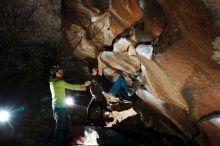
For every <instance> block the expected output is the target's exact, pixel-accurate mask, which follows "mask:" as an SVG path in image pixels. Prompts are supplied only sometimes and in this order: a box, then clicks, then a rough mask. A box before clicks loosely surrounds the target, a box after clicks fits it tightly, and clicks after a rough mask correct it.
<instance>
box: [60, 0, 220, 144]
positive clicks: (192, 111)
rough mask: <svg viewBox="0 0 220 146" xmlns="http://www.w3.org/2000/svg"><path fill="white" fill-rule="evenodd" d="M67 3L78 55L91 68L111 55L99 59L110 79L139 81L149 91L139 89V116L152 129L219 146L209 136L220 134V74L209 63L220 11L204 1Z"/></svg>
mask: <svg viewBox="0 0 220 146" xmlns="http://www.w3.org/2000/svg"><path fill="white" fill-rule="evenodd" d="M64 2H65V5H66V11H65V12H64V20H63V22H64V25H63V28H64V30H65V34H66V36H67V39H68V40H69V43H70V45H71V47H72V50H73V53H74V54H77V56H78V57H79V58H81V59H84V60H87V61H91V60H96V58H97V54H98V52H99V51H100V50H106V51H104V52H103V54H102V56H101V59H102V61H103V62H104V64H105V70H104V71H105V74H106V75H107V76H110V77H112V76H115V75H117V74H120V72H125V73H126V74H128V76H129V77H130V78H131V79H135V80H138V81H139V83H141V84H142V85H143V86H144V87H142V88H137V91H136V94H137V95H138V96H139V97H140V99H142V102H141V103H138V104H137V107H139V108H137V109H136V110H137V111H139V112H140V113H141V115H142V119H143V120H144V121H145V122H146V125H147V126H150V127H153V128H155V129H157V130H159V131H163V132H168V133H172V134H175V135H179V136H180V137H185V138H187V139H190V140H191V141H194V142H195V143H197V144H199V145H218V144H219V142H218V138H216V137H215V138H214V136H213V135H212V134H213V133H218V128H217V127H218V124H217V122H216V121H218V118H216V116H214V117H213V115H218V111H219V109H220V107H219V105H220V104H219V102H220V100H219V96H220V90H219V83H220V78H219V70H220V68H219V65H218V64H217V62H215V61H214V60H213V59H212V55H213V41H214V40H215V37H217V36H218V35H219V31H218V29H217V27H216V25H215V24H218V23H213V22H214V20H216V19H215V18H214V17H213V9H217V8H218V5H215V3H214V2H213V3H212V1H209V2H208V1H206V2H205V1H201V0H195V1H192V0H181V1H172V0H168V1H163V0H156V1H154V0H139V1H136V0H128V1H125V0H117V1H116V0H109V1H102V2H100V1H98V0H85V1H69V0H65V1H64ZM215 2H216V3H218V1H215ZM207 3H209V5H207ZM211 4H212V6H211ZM122 10H123V11H122ZM215 13H216V14H218V13H217V10H215ZM217 21H218V20H216V22H217ZM140 44H142V46H141V45H140ZM149 44H151V45H149ZM214 44H218V43H214ZM152 45H153V49H154V50H152V48H151V47H152ZM152 53H153V54H152ZM132 85H134V83H133V84H132ZM149 108H150V109H153V111H152V113H153V114H152V113H151V112H149V111H151V110H149ZM155 112H156V113H155ZM156 114H159V115H160V116H158V117H159V119H160V120H158V119H157V118H155V117H154V116H155V115H156ZM149 117H151V118H149ZM207 117H208V118H207ZM157 120H158V121H157ZM213 121H215V122H213ZM149 123H151V124H149ZM155 123H157V124H155ZM158 125H163V126H159V127H158ZM171 125H172V126H171ZM174 127H175V128H174ZM214 127H216V129H215V128H214ZM173 129H175V130H173ZM214 129H215V130H216V131H215V130H214ZM213 130H214V131H215V132H214V131H213ZM216 136H217V134H216Z"/></svg>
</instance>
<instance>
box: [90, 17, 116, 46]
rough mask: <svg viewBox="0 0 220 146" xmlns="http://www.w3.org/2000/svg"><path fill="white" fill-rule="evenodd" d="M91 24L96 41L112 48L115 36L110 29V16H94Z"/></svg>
mask: <svg viewBox="0 0 220 146" xmlns="http://www.w3.org/2000/svg"><path fill="white" fill-rule="evenodd" d="M91 22H92V32H93V36H94V40H97V41H98V43H100V44H102V45H106V46H111V45H112V41H113V39H114V36H113V34H112V32H111V28H110V14H109V13H104V14H102V15H100V16H94V17H92V18H91Z"/></svg>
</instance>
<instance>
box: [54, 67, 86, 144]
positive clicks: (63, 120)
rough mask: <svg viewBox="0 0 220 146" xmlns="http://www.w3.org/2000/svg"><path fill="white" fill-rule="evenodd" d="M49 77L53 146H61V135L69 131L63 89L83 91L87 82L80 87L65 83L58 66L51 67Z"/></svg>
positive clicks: (68, 117)
mask: <svg viewBox="0 0 220 146" xmlns="http://www.w3.org/2000/svg"><path fill="white" fill-rule="evenodd" d="M50 75H51V79H50V91H51V95H52V108H53V117H54V120H55V124H56V125H55V135H54V140H53V146H63V135H64V133H65V132H67V131H68V130H69V129H70V125H71V120H70V116H69V115H68V112H67V109H66V107H65V89H71V90H81V91H84V90H86V86H87V84H88V82H85V83H84V84H81V85H80V84H70V83H67V82H65V81H64V71H63V70H62V69H61V68H60V67H59V66H52V67H51V69H50Z"/></svg>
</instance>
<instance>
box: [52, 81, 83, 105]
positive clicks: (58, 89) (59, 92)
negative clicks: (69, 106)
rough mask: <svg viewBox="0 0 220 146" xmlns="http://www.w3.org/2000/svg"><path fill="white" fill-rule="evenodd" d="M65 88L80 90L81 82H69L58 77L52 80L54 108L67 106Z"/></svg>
mask: <svg viewBox="0 0 220 146" xmlns="http://www.w3.org/2000/svg"><path fill="white" fill-rule="evenodd" d="M65 89H71V90H80V84H69V83H67V82H65V81H63V80H58V79H54V80H52V81H50V91H51V95H52V106H53V108H64V107H65V97H66V94H65Z"/></svg>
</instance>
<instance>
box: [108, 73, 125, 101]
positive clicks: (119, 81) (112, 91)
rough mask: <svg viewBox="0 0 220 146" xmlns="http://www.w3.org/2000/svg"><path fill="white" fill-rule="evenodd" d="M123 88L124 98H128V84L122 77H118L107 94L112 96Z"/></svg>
mask: <svg viewBox="0 0 220 146" xmlns="http://www.w3.org/2000/svg"><path fill="white" fill-rule="evenodd" d="M121 88H123V89H124V91H125V94H126V97H127V98H128V91H129V88H128V84H127V82H126V80H125V78H124V77H123V76H120V77H119V78H118V79H117V80H116V81H115V83H114V85H113V86H112V87H111V89H110V91H109V93H110V94H111V95H113V96H115V95H116V94H118V93H119V91H120V89H121Z"/></svg>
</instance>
